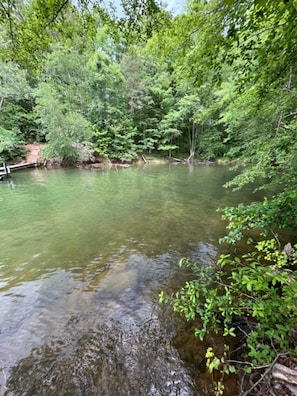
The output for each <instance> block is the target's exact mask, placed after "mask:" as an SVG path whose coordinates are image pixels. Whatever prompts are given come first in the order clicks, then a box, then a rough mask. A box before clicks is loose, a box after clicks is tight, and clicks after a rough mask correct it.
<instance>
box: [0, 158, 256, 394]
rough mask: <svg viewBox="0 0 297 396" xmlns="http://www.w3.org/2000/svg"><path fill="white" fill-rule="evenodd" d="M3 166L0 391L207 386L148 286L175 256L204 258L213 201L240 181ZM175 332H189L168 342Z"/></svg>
mask: <svg viewBox="0 0 297 396" xmlns="http://www.w3.org/2000/svg"><path fill="white" fill-rule="evenodd" d="M12 176H13V177H12V179H11V181H10V182H3V183H1V184H0V385H1V387H0V395H3V394H6V395H28V396H29V395H30V396H31V395H107V396H113V395H132V396H134V395H141V396H142V395H208V394H209V395H211V394H212V389H211V386H210V379H209V377H208V375H207V374H206V373H204V372H203V368H202V367H203V366H204V364H203V356H204V350H203V347H202V346H201V345H200V346H199V345H196V344H195V345H196V346H195V348H196V349H195V354H194V355H195V356H192V358H190V359H188V360H189V361H185V358H184V356H188V355H189V353H187V351H185V350H184V349H185V348H186V349H189V350H193V347H194V343H195V342H196V341H195V340H192V332H193V329H190V328H188V327H187V326H186V325H185V324H184V323H181V322H179V320H178V319H177V318H174V317H173V315H172V313H171V311H169V310H168V309H167V308H166V307H160V306H159V305H158V303H157V300H158V293H159V291H160V290H161V289H166V290H169V291H170V290H172V291H175V290H177V288H178V287H180V286H181V285H182V284H183V282H184V280H185V277H186V274H185V273H184V271H183V270H180V269H179V268H178V265H177V264H178V261H179V259H180V258H181V257H184V256H187V257H191V258H192V259H193V260H198V261H199V262H200V263H201V265H205V264H207V263H209V262H211V261H212V260H214V259H215V257H216V255H217V249H218V246H217V240H218V238H219V237H221V236H222V235H224V224H223V222H222V221H221V219H220V215H219V214H218V213H217V212H216V208H217V207H220V206H226V205H232V204H235V203H236V202H239V200H240V201H243V200H245V201H248V200H249V199H250V198H251V191H248V190H246V191H245V192H244V193H236V194H234V193H230V192H228V191H226V190H225V189H224V188H222V185H223V184H224V183H225V182H226V181H227V180H229V178H230V176H231V175H230V173H229V172H228V170H227V168H225V167H218V166H197V167H191V168H190V167H188V166H186V165H181V164H179V165H177V166H173V165H160V166H159V165H158V166H157V165H154V166H146V167H144V168H140V167H131V168H128V169H121V170H118V171H117V170H112V171H89V170H73V169H59V170H34V171H31V172H24V173H14V174H13V175H12ZM240 194H244V195H243V196H241V195H240ZM243 197H244V198H243ZM181 332H182V333H183V334H185V335H186V337H187V340H189V339H190V342H186V341H185V340H183V341H182V342H180V341H179V342H177V343H176V345H174V343H173V342H172V340H173V339H174V338H176V337H179V334H180V333H181ZM178 345H179V348H176V346H178ZM185 345H187V346H186V347H185ZM181 349H183V351H181ZM192 355H193V354H192ZM191 359H192V361H191ZM186 360H187V359H186ZM193 368H194V369H195V370H194V372H195V375H194V374H193V371H191V369H193ZM232 392H234V390H232V386H231V388H230V392H229V394H230V395H231V394H232Z"/></svg>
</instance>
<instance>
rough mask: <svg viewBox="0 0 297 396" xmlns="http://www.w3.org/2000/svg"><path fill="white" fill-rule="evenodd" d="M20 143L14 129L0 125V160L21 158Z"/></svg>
mask: <svg viewBox="0 0 297 396" xmlns="http://www.w3.org/2000/svg"><path fill="white" fill-rule="evenodd" d="M21 143H22V141H21V140H20V138H19V136H18V134H17V132H16V131H14V130H7V129H4V128H2V127H1V126H0V162H1V163H2V162H11V161H13V160H14V159H15V158H22V157H23V156H24V152H23V151H22V149H21V147H20V146H21Z"/></svg>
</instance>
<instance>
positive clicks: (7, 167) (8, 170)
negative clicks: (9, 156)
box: [3, 162, 10, 179]
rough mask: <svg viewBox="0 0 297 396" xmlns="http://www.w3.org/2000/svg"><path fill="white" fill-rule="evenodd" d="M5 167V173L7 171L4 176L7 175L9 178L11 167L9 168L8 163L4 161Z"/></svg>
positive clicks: (6, 177)
mask: <svg viewBox="0 0 297 396" xmlns="http://www.w3.org/2000/svg"><path fill="white" fill-rule="evenodd" d="M3 168H4V173H5V175H4V177H5V179H8V178H9V176H10V168H9V166H7V165H6V163H5V162H3Z"/></svg>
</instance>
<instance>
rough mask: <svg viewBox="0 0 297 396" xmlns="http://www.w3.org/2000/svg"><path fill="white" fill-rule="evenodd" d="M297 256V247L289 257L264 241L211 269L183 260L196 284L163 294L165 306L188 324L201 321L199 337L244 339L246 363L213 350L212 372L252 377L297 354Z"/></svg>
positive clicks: (210, 355)
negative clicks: (296, 334) (296, 348)
mask: <svg viewBox="0 0 297 396" xmlns="http://www.w3.org/2000/svg"><path fill="white" fill-rule="evenodd" d="M296 252H297V245H295V246H294V248H293V249H292V254H291V255H289V256H288V255H287V254H286V253H285V252H284V251H280V250H279V249H278V245H277V243H276V241H275V240H263V241H261V242H259V243H258V244H257V245H256V249H255V251H252V252H250V253H248V254H245V255H243V256H242V257H235V258H232V257H231V256H230V255H224V254H222V255H221V256H220V258H219V260H218V261H217V263H216V264H213V265H211V266H199V265H197V264H195V263H191V262H190V261H189V260H181V262H180V265H181V266H186V267H189V268H190V269H192V270H193V273H194V274H195V279H193V280H192V281H188V282H186V284H185V285H184V287H183V288H182V289H181V290H180V291H178V292H177V293H176V295H175V296H172V297H170V298H169V297H167V296H165V295H164V293H163V292H161V293H160V295H159V302H160V303H163V302H165V303H168V302H170V303H171V304H172V306H173V309H174V311H175V312H178V313H181V314H183V315H184V316H185V317H186V318H187V319H188V320H197V319H199V323H200V325H199V326H198V327H197V329H196V330H195V334H196V335H197V336H198V337H199V338H200V339H201V340H204V338H205V336H206V334H208V333H209V332H212V331H215V332H216V333H220V334H221V335H223V336H224V337H226V339H227V340H228V337H233V338H234V337H238V338H239V339H240V341H239V344H240V345H241V347H240V349H241V356H242V358H243V359H244V360H243V361H242V362H240V361H236V362H235V363H234V359H233V360H232V359H230V358H229V357H228V358H227V355H226V353H224V354H223V355H222V356H216V355H215V353H214V352H213V350H212V348H209V349H208V351H207V353H206V359H207V367H208V369H209V371H213V370H219V371H221V372H222V373H232V372H235V371H237V369H239V368H244V369H245V370H246V371H247V372H250V370H251V369H256V368H257V367H258V366H263V365H269V364H270V363H271V362H272V361H273V359H274V358H275V356H276V354H278V353H281V352H284V353H286V352H288V351H290V352H291V353H294V331H295V325H296V319H297V307H296V295H297V275H296V272H295V271H294V265H296V264H297V259H296V257H297V253H296ZM225 352H226V351H225Z"/></svg>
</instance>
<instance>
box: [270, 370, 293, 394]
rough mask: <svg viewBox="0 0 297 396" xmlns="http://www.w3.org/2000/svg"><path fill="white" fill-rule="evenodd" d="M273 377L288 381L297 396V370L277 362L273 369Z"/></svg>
mask: <svg viewBox="0 0 297 396" xmlns="http://www.w3.org/2000/svg"><path fill="white" fill-rule="evenodd" d="M272 377H273V378H274V379H276V380H279V381H284V382H286V384H287V385H288V387H289V389H290V391H291V392H292V394H293V395H294V396H295V395H296V396H297V370H293V369H291V368H289V367H287V366H284V365H282V364H279V363H275V364H274V366H273V369H272Z"/></svg>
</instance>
